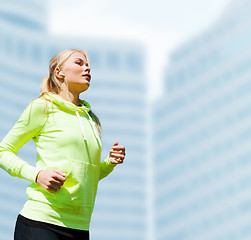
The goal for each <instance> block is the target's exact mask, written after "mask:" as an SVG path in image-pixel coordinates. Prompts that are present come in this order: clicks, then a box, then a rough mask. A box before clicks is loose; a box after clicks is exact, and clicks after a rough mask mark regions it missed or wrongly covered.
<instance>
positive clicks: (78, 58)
mask: <svg viewBox="0 0 251 240" xmlns="http://www.w3.org/2000/svg"><path fill="white" fill-rule="evenodd" d="M75 60H82V61H84V59H83V58H80V57H77V58H76V59H75Z"/></svg>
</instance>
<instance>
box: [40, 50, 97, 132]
mask: <svg viewBox="0 0 251 240" xmlns="http://www.w3.org/2000/svg"><path fill="white" fill-rule="evenodd" d="M75 52H79V53H81V54H82V55H83V56H84V57H85V58H86V60H87V62H88V63H89V57H88V54H87V53H86V52H85V51H84V50H82V49H65V50H63V51H61V52H59V53H57V54H56V55H55V56H54V57H53V58H52V59H51V61H50V64H49V76H48V77H46V78H44V79H43V80H42V83H41V95H40V97H42V96H43V95H44V94H45V93H47V92H53V93H56V94H58V93H59V92H60V91H61V84H60V83H59V80H58V79H57V78H56V76H55V73H54V70H55V68H57V67H58V68H59V69H60V68H61V67H62V66H63V64H64V63H65V62H66V61H67V60H68V59H69V57H70V56H71V55H72V54H73V53H75ZM66 84H67V83H66ZM89 115H90V116H91V118H92V119H93V121H94V122H95V124H96V127H97V129H98V132H99V135H100V136H101V124H100V121H99V119H98V117H97V116H96V115H95V114H94V113H93V112H92V111H91V110H90V111H89Z"/></svg>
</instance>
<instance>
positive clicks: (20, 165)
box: [0, 99, 47, 182]
mask: <svg viewBox="0 0 251 240" xmlns="http://www.w3.org/2000/svg"><path fill="white" fill-rule="evenodd" d="M46 119H47V117H46V113H45V102H44V100H42V99H36V100H34V101H32V102H31V103H30V104H29V106H28V107H27V108H26V109H25V111H24V112H23V114H22V115H21V117H20V118H19V120H18V121H17V122H16V124H15V125H14V127H13V128H12V129H11V130H10V131H9V132H8V134H7V135H6V136H5V138H4V139H3V140H2V142H1V143H0V167H1V168H2V169H4V170H5V171H6V172H8V173H9V174H10V175H11V176H16V177H19V178H24V179H26V180H29V181H31V182H35V179H36V176H37V173H38V170H37V169H36V168H35V167H33V166H31V165H29V164H28V163H27V162H25V161H23V160H22V159H21V158H19V157H18V156H17V155H16V154H17V152H18V150H19V149H20V148H21V147H22V146H23V145H24V144H25V143H27V142H28V141H29V140H30V139H31V138H34V137H36V136H37V135H38V134H39V133H40V131H41V130H42V128H43V126H44V124H45V122H46Z"/></svg>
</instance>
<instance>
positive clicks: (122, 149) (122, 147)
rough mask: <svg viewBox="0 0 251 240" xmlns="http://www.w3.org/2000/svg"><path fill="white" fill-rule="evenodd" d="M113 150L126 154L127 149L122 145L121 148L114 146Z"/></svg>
mask: <svg viewBox="0 0 251 240" xmlns="http://www.w3.org/2000/svg"><path fill="white" fill-rule="evenodd" d="M112 149H113V150H118V151H120V150H121V151H123V152H125V147H124V146H123V145H121V146H113V147H112Z"/></svg>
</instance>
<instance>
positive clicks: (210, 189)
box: [0, 0, 251, 240]
mask: <svg viewBox="0 0 251 240" xmlns="http://www.w3.org/2000/svg"><path fill="white" fill-rule="evenodd" d="M250 10H251V2H250V1H248V0H217V1H216V0H211V1H201V0H190V1H186V0H176V1H171V0H170V1H169V0H167V1H164V0H156V1H154V2H153V1H143V0H134V1H132V0H127V1H115V0H103V1H101V0H93V1H83V0H71V1H67V0H51V1H45V0H36V1H32V0H9V1H4V0H0V83H1V87H0V110H1V115H0V126H1V127H0V137H1V139H2V138H3V137H4V136H5V135H6V133H7V132H8V131H9V130H10V128H11V127H12V126H13V125H14V124H15V122H16V121H17V120H18V118H19V116H20V114H21V113H22V112H23V110H24V109H25V107H26V106H27V105H28V104H29V102H30V101H31V100H32V99H33V98H36V97H38V96H39V90H40V83H41V79H42V78H44V77H45V76H47V75H48V63H49V60H50V58H51V57H52V56H53V55H54V54H56V53H57V52H58V51H60V50H63V49H65V48H83V49H84V50H86V51H87V52H88V53H89V55H90V61H91V68H92V84H91V87H90V89H89V90H88V91H87V92H86V93H83V94H82V95H81V98H82V99H85V100H87V101H88V102H89V103H90V104H91V106H92V109H93V110H94V112H95V113H96V114H97V115H98V116H99V118H100V120H101V123H102V126H103V137H102V141H103V146H104V148H103V156H102V157H103V158H105V157H106V156H107V154H108V151H109V149H110V147H111V146H112V145H113V143H114V142H115V141H118V142H119V143H120V144H123V145H125V146H126V148H127V158H126V161H125V163H124V164H123V165H120V166H117V167H116V168H115V170H114V172H113V173H112V174H111V175H110V176H109V177H108V178H106V179H103V180H102V181H101V182H100V185H99V191H98V195H97V200H96V205H95V208H94V213H93V218H92V222H91V229H90V230H91V236H92V238H91V239H92V240H101V239H102V240H106V239H107V240H108V239H109V240H115V239H116V240H118V239H120V240H128V239H130V240H131V239H133V240H216V239H220V240H223V239H224V240H234V239H236V240H242V239H251V221H250V219H251V161H250V158H251V70H249V66H251V17H250ZM18 155H19V156H20V157H22V158H23V159H24V160H26V161H27V162H29V163H30V164H33V165H34V164H35V159H36V151H35V148H34V144H33V142H32V141H31V142H29V143H28V144H26V145H25V146H24V147H23V148H22V149H21V150H20V151H19V153H18ZM27 185H28V182H27V181H25V180H20V179H16V178H12V177H10V176H9V175H8V174H7V173H5V172H4V171H3V170H0V189H1V194H0V223H1V224H0V239H3V240H8V239H13V237H12V236H13V230H14V224H15V220H16V216H17V214H18V212H19V211H20V210H21V208H22V206H23V204H24V202H25V201H26V196H25V189H26V187H27Z"/></svg>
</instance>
